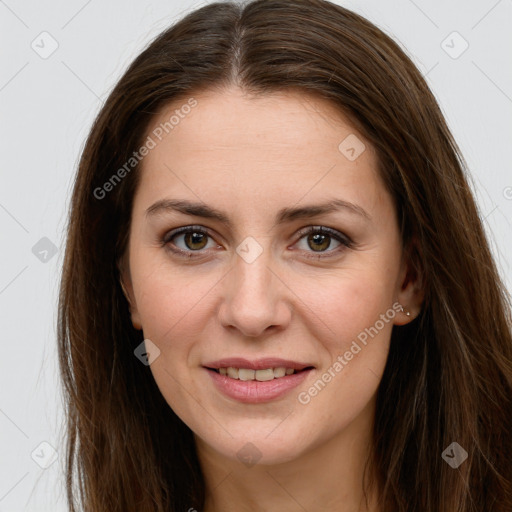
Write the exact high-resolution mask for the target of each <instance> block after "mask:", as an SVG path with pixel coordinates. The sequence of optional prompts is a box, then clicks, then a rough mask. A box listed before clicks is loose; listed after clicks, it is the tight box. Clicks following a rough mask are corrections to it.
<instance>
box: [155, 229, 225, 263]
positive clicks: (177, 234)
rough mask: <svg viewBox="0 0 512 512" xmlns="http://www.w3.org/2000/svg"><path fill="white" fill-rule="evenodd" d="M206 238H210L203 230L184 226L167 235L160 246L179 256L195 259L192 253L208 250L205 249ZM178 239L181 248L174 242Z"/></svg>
mask: <svg viewBox="0 0 512 512" xmlns="http://www.w3.org/2000/svg"><path fill="white" fill-rule="evenodd" d="M208 238H211V236H210V235H209V234H208V231H206V230H205V229H204V228H202V227H200V226H185V227H182V228H178V229H175V230H174V231H171V232H169V233H167V234H166V235H165V236H164V238H163V240H162V245H164V246H166V247H167V248H168V249H169V250H170V251H172V252H174V253H176V254H178V255H180V256H185V257H189V258H193V257H195V254H193V253H194V252H201V251H202V249H205V248H209V247H207V243H208ZM180 239H181V241H182V246H181V247H180V246H179V242H178V243H176V242H175V240H178V241H179V240H180ZM214 245H215V244H214ZM217 247H218V245H217Z"/></svg>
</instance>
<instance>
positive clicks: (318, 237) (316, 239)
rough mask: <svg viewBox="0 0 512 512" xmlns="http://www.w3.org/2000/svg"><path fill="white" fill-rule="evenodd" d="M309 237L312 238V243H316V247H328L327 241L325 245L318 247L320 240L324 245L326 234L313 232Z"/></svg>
mask: <svg viewBox="0 0 512 512" xmlns="http://www.w3.org/2000/svg"><path fill="white" fill-rule="evenodd" d="M311 238H312V239H313V243H314V244H315V245H316V247H317V248H321V249H327V247H329V242H327V245H326V246H325V247H320V245H321V244H322V240H323V242H324V245H325V241H326V240H327V239H328V237H327V235H322V234H320V233H315V234H314V235H312V237H311Z"/></svg>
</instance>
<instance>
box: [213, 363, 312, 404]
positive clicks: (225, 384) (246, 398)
mask: <svg viewBox="0 0 512 512" xmlns="http://www.w3.org/2000/svg"><path fill="white" fill-rule="evenodd" d="M229 366H231V367H233V368H247V369H251V370H265V369H267V368H279V367H285V368H293V369H295V370H297V371H299V370H302V371H299V373H293V374H292V375H285V376H284V377H280V378H277V379H273V380H268V381H257V380H245V381H244V380H237V379H232V378H231V377H228V376H225V375H220V373H217V372H216V371H214V370H212V368H228V367H229ZM305 368H308V369H305ZM314 369H315V368H314V367H313V365H309V364H302V363H298V362H297V361H288V360H284V359H277V358H266V359H259V360H258V361H252V362H250V361H248V360H247V359H243V358H230V359H222V360H219V361H212V362H210V363H207V364H206V365H204V370H205V371H206V372H207V373H208V375H210V378H211V379H212V381H213V383H214V385H215V387H216V388H217V389H218V390H219V391H220V392H221V393H223V394H224V395H226V396H227V397H229V398H232V399H234V400H237V401H239V402H242V403H250V404H258V403H262V402H269V401H271V400H276V399H277V398H280V397H282V396H284V395H286V393H288V392H289V391H291V390H292V389H294V388H296V387H297V386H299V385H300V384H301V383H302V382H303V381H304V380H305V379H306V378H307V377H308V375H309V374H310V373H311V372H312V371H313V370H314Z"/></svg>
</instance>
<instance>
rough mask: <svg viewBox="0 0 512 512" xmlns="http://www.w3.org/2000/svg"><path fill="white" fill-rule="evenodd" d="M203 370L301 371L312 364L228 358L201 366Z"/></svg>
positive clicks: (269, 359)
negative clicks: (279, 369) (278, 369)
mask: <svg viewBox="0 0 512 512" xmlns="http://www.w3.org/2000/svg"><path fill="white" fill-rule="evenodd" d="M203 366H204V367H205V368H214V369H218V368H228V367H230V366H231V367H232V368H247V369H249V370H266V369H268V368H281V367H284V368H293V369H294V370H303V369H304V368H309V367H313V365H312V364H308V363H300V362H298V361H291V360H289V359H280V358H277V357H265V358H262V359H257V360H255V361H249V360H248V359H244V358H243V357H229V358H226V359H219V360H217V361H211V362H209V363H205V364H203Z"/></svg>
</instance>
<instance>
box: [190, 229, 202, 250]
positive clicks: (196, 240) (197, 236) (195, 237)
mask: <svg viewBox="0 0 512 512" xmlns="http://www.w3.org/2000/svg"><path fill="white" fill-rule="evenodd" d="M188 237H189V238H191V245H195V244H200V243H201V238H202V237H204V235H203V234H202V233H195V232H194V233H188ZM187 245H189V244H188V243H187ZM194 248H197V247H190V249H194ZM201 248H202V247H199V249H201Z"/></svg>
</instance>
